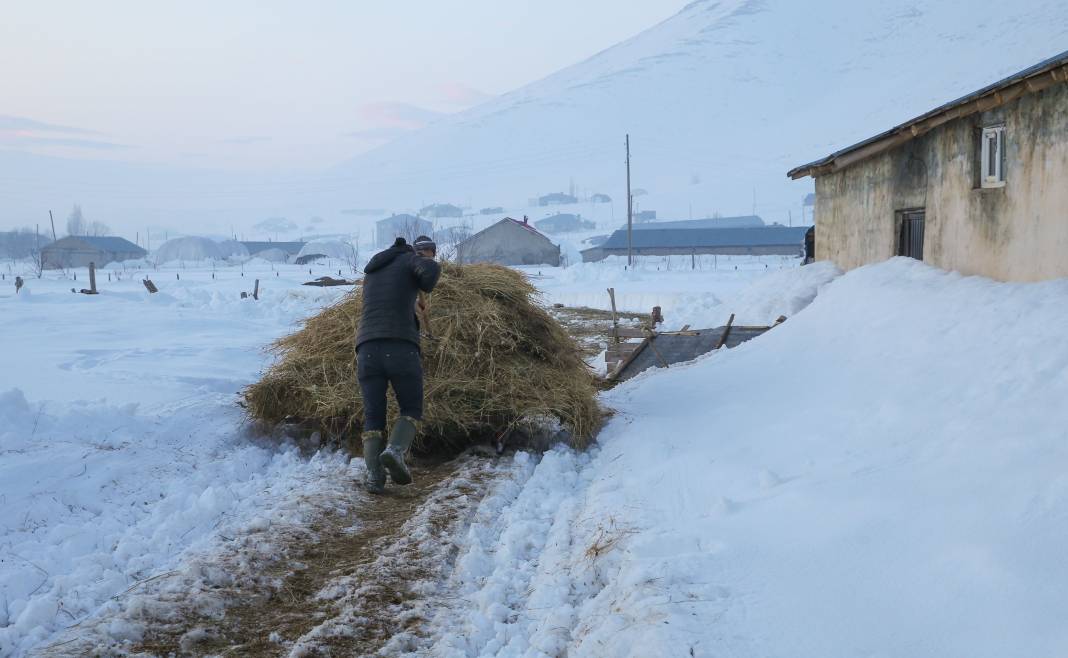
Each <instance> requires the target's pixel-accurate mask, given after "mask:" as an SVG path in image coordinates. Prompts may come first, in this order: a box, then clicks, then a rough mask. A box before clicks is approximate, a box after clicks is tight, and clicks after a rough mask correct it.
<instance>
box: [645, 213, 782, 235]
mask: <svg viewBox="0 0 1068 658" xmlns="http://www.w3.org/2000/svg"><path fill="white" fill-rule="evenodd" d="M761 226H765V224H764V220H763V219H761V218H760V217H757V216H756V215H743V216H740V217H707V218H705V219H682V220H677V221H669V222H645V223H642V224H635V225H634V227H633V228H634V230H635V231H648V230H651V229H665V228H686V229H694V228H758V227H761Z"/></svg>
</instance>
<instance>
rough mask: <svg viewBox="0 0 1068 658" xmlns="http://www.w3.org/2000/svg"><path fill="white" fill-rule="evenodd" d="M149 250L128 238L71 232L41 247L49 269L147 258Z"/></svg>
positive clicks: (42, 259)
mask: <svg viewBox="0 0 1068 658" xmlns="http://www.w3.org/2000/svg"><path fill="white" fill-rule="evenodd" d="M147 255H148V252H147V251H145V250H144V249H142V248H141V247H138V246H137V245H135V244H134V243H132V242H130V241H129V240H127V239H125V238H119V237H114V236H107V237H99V236H93V237H90V236H86V235H68V236H67V237H65V238H60V239H58V240H56V241H55V242H53V243H52V244H50V245H48V246H46V247H44V248H42V249H41V262H42V264H43V265H44V268H45V269H46V270H58V269H64V268H68V267H87V266H88V265H89V263H95V264H96V265H99V266H101V267H103V266H104V265H106V264H108V263H115V262H121V261H124V260H135V259H138V258H144V257H145V256H147Z"/></svg>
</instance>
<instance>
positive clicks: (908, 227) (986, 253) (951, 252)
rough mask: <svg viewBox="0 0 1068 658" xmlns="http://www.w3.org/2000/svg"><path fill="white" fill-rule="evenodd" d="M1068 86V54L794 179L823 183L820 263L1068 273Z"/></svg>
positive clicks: (804, 169) (1010, 274)
mask: <svg viewBox="0 0 1068 658" xmlns="http://www.w3.org/2000/svg"><path fill="white" fill-rule="evenodd" d="M1066 82H1068V52H1064V53H1061V54H1060V55H1057V56H1055V57H1052V58H1050V59H1047V60H1045V61H1042V62H1039V63H1038V64H1036V65H1034V66H1032V67H1030V68H1028V69H1025V70H1023V71H1020V72H1019V73H1016V74H1014V75H1011V76H1009V77H1007V78H1005V79H1003V80H1000V81H998V82H995V83H994V84H991V85H989V86H987V87H984V88H982V89H979V90H978V91H975V92H973V93H971V94H968V95H967V96H964V97H963V98H958V99H957V100H954V101H951V102H949V103H946V104H945V105H942V106H940V107H937V108H935V109H933V110H931V111H929V112H926V113H925V114H922V115H920V116H918V117H915V118H913V119H910V120H909V121H906V122H905V123H903V124H901V125H898V126H894V127H893V128H891V129H889V130H887V131H885V132H883V133H880V134H878V135H874V136H872V137H870V138H868V139H866V140H864V141H862V142H860V143H858V144H854V145H853V146H849V147H847V148H844V149H842V150H840V151H837V152H835V153H832V154H830V155H828V156H826V157H823V158H821V159H819V160H816V161H815V162H810V163H809V164H806V165H802V166H800V167H796V168H795V169H793V170H791V171H789V172H788V174H787V175H788V176H790V177H791V178H794V179H797V178H803V177H805V176H812V177H813V178H814V179H815V181H816V203H815V220H816V231H815V233H816V236H815V240H816V242H815V251H816V258H817V259H819V260H831V261H834V263H835V264H837V265H838V266H839V267H842V268H845V269H848V268H854V267H859V266H861V265H865V264H868V263H873V262H877V261H881V260H884V259H887V258H890V257H892V256H908V257H911V258H916V259H919V260H923V261H925V262H928V263H931V264H933V265H935V266H936V267H941V268H943V269H947V270H956V271H958V272H961V273H963V274H966V275H975V274H978V275H983V276H988V277H992V278H996V279H1002V280H1009V281H1035V280H1041V279H1049V278H1057V277H1064V276H1068V258H1065V247H1066V246H1068V221H1065V219H1066V213H1065V208H1068V184H1066V183H1065V181H1068V111H1066V108H1068V84H1066Z"/></svg>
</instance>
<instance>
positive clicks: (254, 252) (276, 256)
mask: <svg viewBox="0 0 1068 658" xmlns="http://www.w3.org/2000/svg"><path fill="white" fill-rule="evenodd" d="M241 244H243V245H244V246H245V248H246V249H248V253H249V255H250V256H252V257H253V258H263V259H264V260H269V261H271V262H276V263H278V262H289V261H291V260H296V258H297V254H299V253H300V250H301V249H303V248H304V244H305V243H303V242H242V243H241ZM276 250H277V251H276Z"/></svg>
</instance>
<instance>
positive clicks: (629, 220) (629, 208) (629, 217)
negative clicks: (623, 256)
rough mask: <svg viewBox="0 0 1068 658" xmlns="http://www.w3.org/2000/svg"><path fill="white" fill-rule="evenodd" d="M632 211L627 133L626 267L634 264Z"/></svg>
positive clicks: (628, 134) (632, 199) (628, 139)
mask: <svg viewBox="0 0 1068 658" xmlns="http://www.w3.org/2000/svg"><path fill="white" fill-rule="evenodd" d="M633 210H634V197H633V196H632V195H631V193H630V133H627V267H631V266H632V265H633V264H634V260H633V256H632V255H631V223H632V217H633V214H634V212H633Z"/></svg>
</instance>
